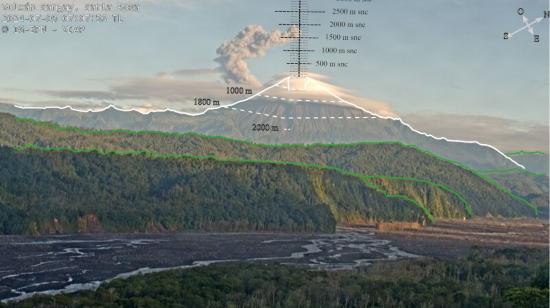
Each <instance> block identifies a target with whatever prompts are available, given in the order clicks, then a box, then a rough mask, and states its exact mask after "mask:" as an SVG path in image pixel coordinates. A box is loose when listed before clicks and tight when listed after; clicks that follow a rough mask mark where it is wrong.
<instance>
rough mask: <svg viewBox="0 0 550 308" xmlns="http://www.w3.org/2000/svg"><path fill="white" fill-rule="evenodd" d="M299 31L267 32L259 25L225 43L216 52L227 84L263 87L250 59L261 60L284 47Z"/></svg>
mask: <svg viewBox="0 0 550 308" xmlns="http://www.w3.org/2000/svg"><path fill="white" fill-rule="evenodd" d="M297 32H298V29H297V28H295V27H291V28H289V30H288V32H286V33H285V32H282V31H279V30H273V31H271V32H267V31H266V30H264V28H262V26H259V25H249V26H246V27H245V28H244V29H243V30H242V31H241V32H239V34H237V36H235V38H233V39H232V40H230V41H227V42H225V43H223V44H222V45H221V46H220V47H219V48H218V50H217V51H216V52H217V54H218V57H217V58H216V59H215V61H216V62H217V63H218V64H219V65H220V67H219V69H220V71H221V72H222V77H223V79H224V80H225V82H227V83H247V84H249V85H251V86H257V87H259V86H261V82H260V81H259V80H258V79H256V77H255V76H254V75H253V74H252V73H251V72H250V69H249V68H248V63H247V62H246V61H247V60H248V59H252V58H261V57H263V56H265V54H266V53H267V51H268V50H269V49H271V48H273V47H275V46H279V45H283V44H286V43H288V42H290V41H291V40H292V38H289V37H296V36H297Z"/></svg>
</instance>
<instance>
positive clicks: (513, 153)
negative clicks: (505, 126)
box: [506, 150, 546, 156]
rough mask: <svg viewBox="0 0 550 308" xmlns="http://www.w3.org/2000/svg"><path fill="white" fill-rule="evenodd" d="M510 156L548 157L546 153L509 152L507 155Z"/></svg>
mask: <svg viewBox="0 0 550 308" xmlns="http://www.w3.org/2000/svg"><path fill="white" fill-rule="evenodd" d="M506 155H508V156H522V155H546V153H544V152H542V151H524V150H521V151H515V152H508V153H506Z"/></svg>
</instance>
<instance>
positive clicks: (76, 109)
mask: <svg viewBox="0 0 550 308" xmlns="http://www.w3.org/2000/svg"><path fill="white" fill-rule="evenodd" d="M305 78H306V88H307V86H308V85H309V83H310V82H311V81H313V82H316V83H317V84H319V85H320V87H321V89H323V90H324V91H325V92H326V93H328V94H329V95H330V96H332V97H334V98H335V99H337V100H339V101H340V102H342V103H345V104H347V105H350V106H352V107H355V108H357V109H359V110H361V111H363V112H366V113H368V114H370V115H372V116H376V117H378V118H381V119H384V120H393V121H399V122H400V123H401V124H402V125H404V126H405V127H407V128H409V129H410V130H411V131H412V132H414V133H417V134H419V135H422V136H425V137H429V138H432V139H434V140H438V141H441V140H444V141H446V142H450V143H463V144H476V145H479V146H481V147H487V148H490V149H492V150H494V151H496V152H497V153H498V154H500V155H501V156H502V157H504V158H506V159H507V160H509V161H510V162H512V163H513V164H514V165H516V166H518V167H520V168H522V169H524V170H526V169H527V168H525V166H523V165H521V164H520V163H518V162H516V161H515V160H514V159H512V158H511V157H509V156H508V155H506V154H505V153H504V152H502V151H500V150H499V149H497V148H496V147H494V146H492V145H490V144H484V143H480V142H478V141H467V140H455V139H449V138H446V137H436V136H434V135H431V134H428V133H425V132H421V131H419V130H416V129H414V128H413V127H412V126H411V125H410V124H408V123H406V122H404V121H403V119H401V118H393V117H385V116H382V115H379V114H376V113H374V112H371V111H369V110H367V109H365V108H363V107H360V106H358V105H356V104H354V103H351V102H349V101H347V100H345V99H343V98H341V97H339V96H338V95H336V94H334V93H332V92H331V91H330V90H329V89H327V88H326V87H325V86H323V85H322V84H321V83H320V82H319V81H317V80H315V79H313V78H310V77H305ZM290 79H291V77H286V78H284V79H282V80H280V81H278V82H276V83H275V84H273V85H271V86H269V87H267V88H265V89H263V90H261V91H259V92H258V93H256V94H254V95H252V96H250V97H248V98H245V99H242V100H239V101H236V102H234V103H231V104H229V105H223V106H217V107H211V108H207V109H205V110H203V111H201V112H198V113H191V112H184V111H178V110H174V109H171V108H165V109H154V110H149V111H146V112H144V111H142V110H140V108H120V107H117V106H115V105H112V104H111V105H108V106H106V107H104V108H101V109H96V110H94V109H78V108H73V107H72V106H64V107H60V106H44V107H34V106H31V107H28V106H19V105H13V106H14V107H15V108H18V109H22V110H49V109H55V110H67V109H69V110H71V111H75V112H80V113H101V112H104V111H107V110H109V109H114V110H117V111H121V112H137V113H140V114H143V115H148V114H151V113H166V112H172V113H176V114H179V115H186V116H191V117H197V116H202V115H205V114H206V113H208V112H210V111H214V110H219V109H227V108H229V107H233V106H235V105H238V104H240V103H244V102H247V101H250V100H252V99H254V98H256V97H259V96H262V95H263V93H265V92H267V91H269V90H271V89H273V88H275V87H279V86H280V84H282V83H284V82H286V83H287V84H288V89H289V91H290Z"/></svg>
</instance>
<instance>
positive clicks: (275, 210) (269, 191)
mask: <svg viewBox="0 0 550 308" xmlns="http://www.w3.org/2000/svg"><path fill="white" fill-rule="evenodd" d="M0 208H1V209H0V228H2V229H0V233H4V234H6V233H7V234H18V233H30V234H44V233H66V232H92V231H106V232H135V231H139V232H162V231H184V230H220V231H251V230H256V231H292V232H333V231H334V229H335V226H336V224H337V223H365V222H367V221H378V220H383V221H387V220H404V221H422V220H425V219H428V218H429V217H427V216H430V215H429V214H428V213H429V212H428V211H427V210H426V209H424V208H423V207H422V205H420V204H418V203H416V202H415V201H414V200H412V199H409V198H407V197H406V196H400V195H397V194H395V195H392V194H389V193H386V192H384V191H383V190H381V189H378V188H377V187H374V186H371V185H370V184H369V183H367V182H366V181H364V180H363V179H361V178H360V177H357V176H352V175H346V174H343V173H342V172H338V171H337V170H328V169H320V168H308V167H302V166H299V165H283V164H272V163H268V162H265V163H253V162H233V161H220V160H216V159H211V158H192V157H180V158H162V157H151V156H147V155H142V154H139V153H138V154H126V155H122V154H117V153H99V152H94V151H88V152H75V151H68V150H65V151H59V150H46V149H20V150H16V149H13V148H8V147H0Z"/></svg>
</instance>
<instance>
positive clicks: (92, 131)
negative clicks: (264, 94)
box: [15, 117, 538, 216]
mask: <svg viewBox="0 0 550 308" xmlns="http://www.w3.org/2000/svg"><path fill="white" fill-rule="evenodd" d="M15 119H16V121H20V122H27V123H32V124H36V125H40V126H43V127H49V128H53V129H56V130H59V131H66V132H74V133H78V134H87V135H112V134H117V133H118V134H128V135H158V136H165V137H184V136H194V137H197V138H202V139H206V140H209V139H210V140H225V141H228V142H234V143H240V144H245V145H249V146H251V147H257V148H306V149H307V148H313V147H328V148H330V147H336V148H338V147H341V148H345V147H353V146H357V145H377V144H387V145H399V146H402V147H404V148H410V149H413V150H416V151H418V152H420V153H423V154H425V155H428V156H431V157H433V158H435V159H438V160H441V161H444V162H447V163H450V164H453V165H455V166H457V167H459V168H462V169H464V170H466V171H469V172H470V173H472V174H473V175H475V176H477V177H479V178H481V179H482V180H485V181H486V182H487V183H489V184H491V185H493V186H494V187H495V188H497V189H498V190H499V191H501V192H502V193H505V194H507V195H509V196H510V197H511V198H512V199H514V200H516V201H518V202H520V203H522V204H524V205H526V206H528V207H530V208H531V209H532V210H533V212H534V213H535V216H538V207H537V206H535V205H534V204H532V203H531V202H529V201H528V200H526V199H524V198H522V197H519V196H517V195H515V194H514V193H513V192H512V191H511V190H510V189H508V188H506V187H504V186H502V185H501V184H500V183H498V182H497V181H495V180H493V179H491V178H490V177H488V176H486V175H484V174H482V173H480V172H479V171H477V170H475V169H473V168H470V167H468V166H466V165H464V164H462V163H460V162H458V161H455V160H451V159H448V158H445V157H443V156H440V155H438V154H435V153H433V152H430V151H428V150H425V149H422V148H420V147H418V146H416V145H411V144H405V143H403V142H399V141H361V142H354V143H341V144H334V143H332V144H325V143H313V144H261V143H254V142H251V141H247V140H239V139H233V138H229V137H224V136H208V135H203V134H199V133H195V132H186V133H180V132H161V131H147V130H139V131H133V130H127V129H116V130H99V129H83V128H77V127H69V126H62V125H59V124H57V123H53V122H46V121H37V120H34V119H29V118H19V117H15ZM136 152H139V151H136ZM327 167H332V166H327ZM434 184H435V183H434Z"/></svg>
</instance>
